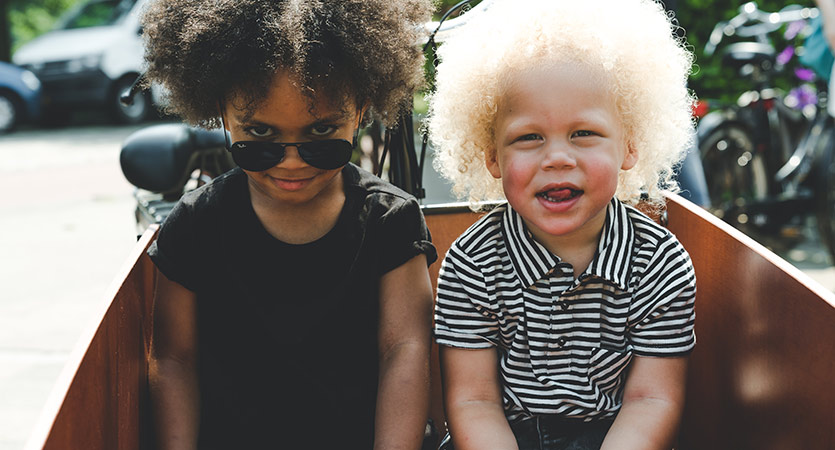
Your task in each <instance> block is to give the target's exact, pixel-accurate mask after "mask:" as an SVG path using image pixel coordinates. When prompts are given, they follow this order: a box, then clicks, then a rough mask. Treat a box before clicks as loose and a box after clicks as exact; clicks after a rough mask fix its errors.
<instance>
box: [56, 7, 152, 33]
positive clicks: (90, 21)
mask: <svg viewBox="0 0 835 450" xmlns="http://www.w3.org/2000/svg"><path fill="white" fill-rule="evenodd" d="M135 2H136V1H135V0H92V1H90V2H87V3H85V4H84V5H82V6H81V7H80V8H78V9H76V10H74V11H73V12H72V13H70V14H69V15H68V16H67V17H66V19H65V20H64V21H63V23H62V24H61V25H59V28H62V29H65V30H70V29H74V28H88V27H98V26H104V25H114V24H116V23H119V22H120V21H121V20H122V19H123V18H124V17H125V16H127V15H128V13H129V12H130V9H131V7H132V6H133V4H134V3H135Z"/></svg>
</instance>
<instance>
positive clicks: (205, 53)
mask: <svg viewBox="0 0 835 450" xmlns="http://www.w3.org/2000/svg"><path fill="white" fill-rule="evenodd" d="M433 8H434V6H433V4H432V1H431V0H397V1H393V0H340V1H326V0H153V1H152V2H151V3H150V6H149V7H148V9H147V11H146V12H145V14H144V16H143V20H142V23H143V30H144V37H145V48H146V50H145V61H146V63H147V66H148V68H147V75H148V78H149V79H150V81H152V82H157V83H160V84H161V85H163V86H164V87H165V88H166V91H167V101H168V106H167V110H168V111H169V112H172V113H175V114H178V115H180V116H181V117H182V118H183V119H184V120H186V121H187V122H189V123H192V124H197V125H202V126H205V127H209V128H211V127H216V126H219V125H220V124H219V120H218V107H217V105H218V101H219V100H223V99H224V98H226V97H228V96H230V95H234V96H242V97H243V99H244V103H245V104H244V105H243V109H244V110H245V111H247V112H250V113H251V112H252V111H254V110H255V109H257V107H258V105H259V102H260V101H263V100H264V98H265V95H264V93H265V92H267V91H268V90H269V86H270V84H271V82H272V81H273V79H274V77H275V75H276V74H277V73H279V72H285V73H286V72H289V73H290V74H291V75H294V78H295V79H296V80H298V81H299V82H300V87H301V89H302V90H303V92H305V95H307V96H308V97H309V98H310V99H311V101H313V99H314V98H316V95H317V93H320V92H321V93H324V94H325V95H328V96H331V97H332V98H337V99H350V100H352V101H354V102H355V103H356V104H357V105H366V106H369V107H370V110H371V112H372V114H374V115H375V116H376V117H378V118H380V119H381V120H382V121H383V122H384V123H385V124H386V125H393V124H394V123H396V122H397V119H398V117H399V115H400V114H403V113H404V112H407V111H408V110H409V107H410V106H411V100H412V95H413V93H414V91H415V89H416V88H418V87H419V86H420V85H421V84H422V83H423V65H422V64H423V53H422V52H421V49H420V47H419V46H418V45H416V42H417V41H418V39H419V37H420V35H419V30H418V25H420V24H422V23H423V22H425V21H427V20H429V18H430V14H431V13H432V10H433ZM366 117H368V116H366Z"/></svg>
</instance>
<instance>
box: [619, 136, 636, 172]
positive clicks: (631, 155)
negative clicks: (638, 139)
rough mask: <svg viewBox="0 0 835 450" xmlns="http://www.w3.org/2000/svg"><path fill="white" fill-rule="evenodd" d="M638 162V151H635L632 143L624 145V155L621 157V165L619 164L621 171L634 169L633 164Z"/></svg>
mask: <svg viewBox="0 0 835 450" xmlns="http://www.w3.org/2000/svg"><path fill="white" fill-rule="evenodd" d="M637 162H638V150H635V146H634V145H632V143H631V142H630V143H627V144H626V155H624V157H623V164H621V166H620V168H621V170H629V169H631V168H633V167H635V163H637Z"/></svg>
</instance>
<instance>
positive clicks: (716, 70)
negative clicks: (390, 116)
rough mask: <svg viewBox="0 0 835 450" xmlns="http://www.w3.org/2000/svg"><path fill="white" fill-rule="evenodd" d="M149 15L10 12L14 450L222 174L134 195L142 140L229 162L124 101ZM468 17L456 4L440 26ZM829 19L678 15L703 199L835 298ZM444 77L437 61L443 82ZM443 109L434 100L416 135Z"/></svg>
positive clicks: (686, 6) (1, 277) (6, 446)
mask: <svg viewBox="0 0 835 450" xmlns="http://www.w3.org/2000/svg"><path fill="white" fill-rule="evenodd" d="M144 1H145V0H138V1H137V0H0V285H2V286H3V289H2V291H0V450H10V449H18V448H22V447H23V445H24V442H25V440H26V438H27V436H28V435H29V434H30V433H31V430H32V427H33V425H34V423H35V421H36V420H37V417H38V414H39V412H40V410H41V408H42V407H43V404H44V403H45V402H46V400H47V397H48V395H49V391H50V388H51V386H52V384H53V383H54V382H55V380H56V378H57V377H58V375H59V373H60V371H61V368H62V367H63V364H64V362H65V360H66V358H67V356H68V354H69V352H70V351H71V350H72V348H73V346H74V345H75V342H76V341H77V339H78V338H79V335H80V333H81V330H82V329H84V327H86V326H89V325H91V323H90V321H91V317H92V316H94V315H95V313H96V312H97V311H98V310H99V309H100V308H102V307H103V306H104V305H105V303H106V300H107V299H106V294H107V292H109V291H108V289H113V286H110V284H111V282H112V280H113V279H114V277H115V276H116V275H117V273H118V272H119V269H120V268H121V267H122V265H123V264H124V263H125V261H126V258H127V257H128V254H129V252H130V249H131V248H132V246H133V243H134V242H135V240H136V236H137V234H138V233H141V231H142V229H143V228H144V227H145V226H146V225H147V223H149V222H154V221H156V220H158V219H160V218H161V217H163V216H164V212H165V211H166V209H165V208H166V205H169V206H170V204H171V203H172V202H173V201H176V198H177V197H178V196H179V195H180V194H182V191H183V189H189V188H192V187H194V186H196V185H199V184H201V183H202V182H204V181H205V179H207V177H208V176H209V175H211V173H210V172H211V171H207V170H206V166H205V165H201V166H199V167H192V166H185V162H184V163H183V164H184V165H183V167H180V166H177V167H173V166H172V167H162V166H160V167H161V168H160V171H161V172H162V171H164V170H170V171H172V174H171V177H172V180H173V181H171V182H169V183H168V184H166V183H160V182H156V184H154V183H151V184H144V183H145V182H146V181H147V180H142V179H138V178H132V179H131V181H130V182H129V181H128V179H127V178H126V176H125V174H124V173H123V167H122V166H121V165H120V153H121V152H122V148H123V146H124V145H125V142H126V140H129V138H135V137H136V136H145V137H147V136H151V135H152V136H153V137H154V138H160V137H161V139H167V138H168V137H171V139H169V141H170V142H172V143H174V144H172V145H171V147H172V149H174V147H176V145H175V144H176V143H177V142H180V141H177V139H180V138H183V139H186V140H188V139H191V140H192V141H194V140H196V141H197V142H203V143H205V146H206V149H207V150H205V151H204V152H203V153H201V155H202V156H205V157H206V158H203V161H205V160H207V158H208V159H212V158H214V159H213V161H214V163H213V164H215V165H216V167H223V164H226V163H228V161H226V162H224V161H223V158H224V157H225V156H226V152H225V151H224V150H223V148H222V147H218V144H217V143H218V135H217V133H215V134H213V135H212V134H211V133H209V134H204V133H202V132H199V131H195V130H192V129H189V128H187V127H185V126H182V125H179V124H178V121H177V119H176V118H174V117H166V116H163V115H161V114H159V113H158V112H157V109H156V106H157V105H158V104H159V102H160V101H161V96H160V93H159V92H157V91H156V90H154V89H152V90H151V91H150V92H140V93H138V94H137V96H135V98H134V101H133V103H132V104H130V105H124V104H122V103H121V102H120V101H119V97H120V95H121V94H123V93H124V91H125V90H126V89H128V88H129V87H130V86H131V84H132V83H133V82H134V81H135V80H136V78H137V77H138V75H139V74H140V73H141V70H142V42H141V32H142V30H141V27H140V26H139V22H138V20H137V17H138V16H137V12H138V10H139V9H140V7H141V5H142V3H143V2H144ZM456 3H457V2H455V1H451V0H443V1H441V2H439V4H438V13H439V14H438V16H436V20H437V19H438V17H440V14H441V13H442V12H444V11H447V10H448V9H450V8H451V7H453V6H454V5H455V4H456ZM471 3H472V4H476V3H478V2H477V1H473V2H471ZM813 6H814V3H813V2H812V1H811V0H809V1H799V2H797V3H792V4H787V3H786V2H784V1H773V0H771V1H759V2H757V3H756V4H751V3H743V2H727V1H725V0H677V1H669V2H667V7H668V9H669V10H671V11H674V13H675V15H676V17H677V20H678V22H679V25H680V26H681V27H682V28H681V30H680V33H681V35H682V36H683V37H684V38H685V39H686V40H687V42H688V43H689V45H690V46H691V47H692V50H693V51H694V53H695V55H696V67H695V69H694V72H693V74H692V76H691V78H690V88H691V89H693V91H694V92H695V93H696V94H697V96H698V97H699V99H700V102H699V103H698V104H697V105H694V117H695V118H696V120H698V121H699V122H698V123H699V134H698V139H697V142H696V144H695V146H694V149H693V150H692V154H691V157H692V159H693V160H694V161H695V162H696V163H698V164H697V167H698V170H699V171H702V169H703V175H704V181H703V183H704V184H703V185H700V184H698V183H696V184H693V185H690V189H691V191H699V192H696V193H699V194H701V198H703V199H704V200H705V201H703V202H701V203H700V204H701V205H702V206H703V207H705V208H706V209H708V210H710V211H711V212H712V213H714V214H716V215H717V216H719V217H721V218H723V219H724V220H726V221H727V222H728V223H730V224H732V225H733V226H735V227H737V228H739V229H741V230H743V231H744V232H746V233H747V234H749V235H751V236H752V237H754V238H755V239H756V240H758V241H759V242H761V243H763V244H764V245H766V246H767V247H769V248H771V249H772V250H774V251H775V252H776V253H778V254H779V255H781V256H782V257H784V258H785V259H787V260H788V261H790V262H791V263H792V264H794V265H796V266H797V267H799V268H800V269H802V270H803V271H804V272H805V273H807V274H808V275H810V276H811V277H812V278H813V279H815V280H817V282H820V283H821V284H823V285H824V286H825V287H826V288H827V289H830V290H835V274H834V273H835V269H833V265H832V261H833V256H832V255H833V254H835V232H834V231H833V224H835V221H833V220H832V219H833V217H835V187H833V185H835V181H833V180H835V158H833V157H832V145H831V142H832V141H831V139H830V136H831V131H832V127H833V126H832V120H831V119H830V118H828V116H826V115H825V113H823V111H824V109H825V104H826V79H825V76H824V75H823V74H819V73H815V71H814V70H813V69H812V68H811V66H810V65H809V64H804V63H801V59H802V57H803V55H804V52H806V47H807V45H806V42H807V39H808V38H809V36H811V35H812V34H813V33H814V31H815V20H816V17H817V10H814V9H810V8H812V7H813ZM461 9H462V10H463V11H466V9H467V6H464V7H462V8H461ZM772 13H775V14H776V15H775V14H772ZM806 54H807V56H808V54H809V53H806ZM430 56H431V55H430ZM431 69H432V65H431V58H430V60H428V61H427V73H428V76H429V78H430V79H431ZM425 109H426V106H425V102H424V101H423V96H422V94H420V95H418V96H416V97H415V112H416V113H415V117H414V129H415V130H418V131H419V130H420V120H421V117H422V114H423V113H425ZM375 133H376V134H375ZM220 136H221V139H222V135H220ZM379 137H380V130H379V129H376V130H375V129H374V128H372V130H371V131H368V132H366V133H365V136H364V137H363V139H362V146H361V149H360V150H359V151H358V152H357V154H356V155H355V156H356V158H355V162H357V163H359V164H361V165H363V166H364V167H366V168H369V169H374V168H375V167H376V164H377V163H376V161H377V160H378V158H379V151H378V150H379V149H378V147H379V140H380V139H379ZM417 140H418V146H420V144H419V143H420V136H419V135H418V136H417ZM175 141H176V142H175ZM190 142H191V141H190ZM177 145H179V144H177ZM163 147H164V148H166V149H167V148H168V147H165V146H162V147H161V148H163ZM175 150H176V149H175ZM418 150H420V149H418ZM426 161H431V147H430V148H428V149H427V157H426ZM192 162H193V161H192ZM192 162H190V163H189V164H191V163H192ZM201 164H205V162H204V163H201ZM428 166H431V163H428ZM175 169H176V170H175ZM192 169H194V170H192ZM178 171H179V172H178ZM180 175H182V176H180ZM423 178H424V179H423V186H422V187H423V188H425V190H426V196H425V199H424V202H425V203H437V202H443V201H448V200H450V199H451V197H450V195H449V192H448V187H447V185H446V184H445V183H444V182H443V181H442V180H441V179H440V178H439V177H438V175H437V174H435V173H434V172H433V171H431V170H428V169H427V170H426V171H425V173H424V177H423ZM685 187H687V186H685ZM140 188H141V189H140Z"/></svg>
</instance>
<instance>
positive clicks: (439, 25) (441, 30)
mask: <svg viewBox="0 0 835 450" xmlns="http://www.w3.org/2000/svg"><path fill="white" fill-rule="evenodd" d="M495 2H496V0H482V1H481V2H479V3H478V4H477V5H476V6H473V7H472V8H471V9H470V10H469V11H467V12H466V13H464V14H463V15H461V16H458V17H456V18H454V19H446V20H444V21H443V22H435V21H429V22H426V23H424V24H423V25H422V26H421V27H420V29H421V31H422V33H423V34H424V36H423V38H422V39H421V42H420V43H421V44H425V43H426V42H427V41H428V40H429V37H431V36H434V37H433V39H434V40H435V42H443V41H444V39H445V38H446V36H448V35H449V34H450V33H451V32H452V30H454V29H456V28H459V27H461V26H462V25H464V24H466V23H467V21H469V20H470V19H472V18H473V17H474V16H477V15H478V14H480V13H481V12H483V11H486V10H487V9H488V8H490V6H491V5H492V4H493V3H495Z"/></svg>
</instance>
